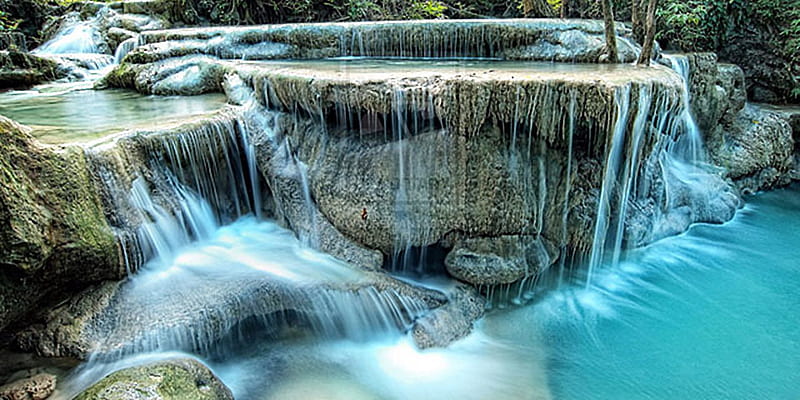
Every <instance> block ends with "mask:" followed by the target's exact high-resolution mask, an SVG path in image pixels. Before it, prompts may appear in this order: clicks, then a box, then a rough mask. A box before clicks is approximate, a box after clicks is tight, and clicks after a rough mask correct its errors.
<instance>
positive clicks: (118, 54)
mask: <svg viewBox="0 0 800 400" xmlns="http://www.w3.org/2000/svg"><path fill="white" fill-rule="evenodd" d="M138 45H139V36H134V37H132V38H129V39H125V40H124V41H123V42H122V43H120V44H119V46H117V50H115V51H114V60H115V61H116V63H117V64H119V63H121V62H122V60H123V59H124V58H125V56H127V55H128V53H130V52H131V51H133V49H134V48H136V46H138Z"/></svg>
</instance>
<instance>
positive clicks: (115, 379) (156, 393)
mask: <svg viewBox="0 0 800 400" xmlns="http://www.w3.org/2000/svg"><path fill="white" fill-rule="evenodd" d="M145 399H147V400H225V399H231V400H232V399H233V395H232V394H231V391H230V389H228V388H227V387H226V386H225V385H224V384H223V383H222V381H220V380H219V378H217V377H216V376H215V375H214V373H213V372H211V371H210V370H209V369H208V368H207V367H206V366H205V365H203V364H201V363H200V362H198V361H196V360H193V359H188V358H186V359H176V360H168V361H162V362H157V363H153V364H148V365H144V366H140V367H133V368H128V369H123V370H121V371H117V372H115V373H113V374H111V375H109V376H107V377H105V378H103V379H102V380H101V381H100V382H98V383H96V384H94V385H93V386H92V387H90V388H89V389H87V390H86V391H85V392H83V393H81V394H80V395H78V397H76V398H75V400H145Z"/></svg>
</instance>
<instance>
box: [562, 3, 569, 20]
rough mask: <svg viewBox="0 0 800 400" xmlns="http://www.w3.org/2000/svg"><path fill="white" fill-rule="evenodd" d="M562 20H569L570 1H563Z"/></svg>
mask: <svg viewBox="0 0 800 400" xmlns="http://www.w3.org/2000/svg"><path fill="white" fill-rule="evenodd" d="M561 18H569V0H561Z"/></svg>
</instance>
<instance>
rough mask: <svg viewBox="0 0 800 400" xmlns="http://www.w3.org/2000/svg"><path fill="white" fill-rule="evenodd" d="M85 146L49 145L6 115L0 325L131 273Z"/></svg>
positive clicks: (0, 174)
mask: <svg viewBox="0 0 800 400" xmlns="http://www.w3.org/2000/svg"><path fill="white" fill-rule="evenodd" d="M119 265H120V258H119V256H118V247H117V244H116V241H115V238H114V235H113V233H112V231H111V228H110V227H109V225H108V223H107V222H106V219H105V215H104V213H103V208H102V206H101V200H100V198H99V196H98V193H97V190H96V187H95V186H94V182H93V180H92V177H91V175H90V173H89V169H88V167H87V161H86V158H85V155H84V152H83V150H82V149H80V148H62V149H58V148H45V147H42V146H41V145H39V144H37V143H36V142H35V141H34V139H33V138H32V137H31V136H30V135H29V133H28V130H27V128H25V127H23V126H20V125H18V124H16V123H14V122H13V121H10V120H8V119H6V118H3V117H0V329H3V328H5V327H6V326H7V325H8V324H10V323H12V322H14V321H16V320H18V319H19V318H21V317H23V316H25V315H27V314H28V313H30V312H31V311H32V310H34V309H36V308H37V306H39V305H40V304H41V303H43V302H44V303H50V304H52V303H57V302H59V301H61V300H62V299H64V298H65V296H66V295H68V294H72V293H73V292H74V291H76V290H80V289H81V288H82V287H85V286H88V285H89V284H90V283H92V282H98V281H102V280H105V279H117V278H120V277H121V276H122V275H124V271H122V270H121V269H120V267H119Z"/></svg>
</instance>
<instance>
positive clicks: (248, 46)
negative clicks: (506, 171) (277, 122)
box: [135, 19, 640, 62]
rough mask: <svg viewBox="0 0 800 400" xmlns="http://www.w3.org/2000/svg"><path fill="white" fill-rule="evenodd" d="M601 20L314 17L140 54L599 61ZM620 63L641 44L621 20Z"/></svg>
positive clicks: (220, 32)
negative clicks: (305, 21)
mask: <svg viewBox="0 0 800 400" xmlns="http://www.w3.org/2000/svg"><path fill="white" fill-rule="evenodd" d="M603 33H604V31H603V24H602V23H601V22H600V21H588V20H559V19H524V20H523V19H503V20H499V19H498V20H420V21H384V22H347V23H344V22H343V23H310V24H291V25H263V26H242V27H213V28H187V29H171V30H162V31H148V32H145V33H143V34H142V37H141V41H140V43H141V44H142V45H145V47H146V48H147V50H146V53H145V52H142V53H139V54H138V56H139V57H137V58H135V59H136V60H140V61H146V62H151V61H155V60H156V59H160V58H168V57H175V56H181V55H187V54H207V55H213V56H216V57H220V58H227V59H247V60H265V59H320V58H334V57H371V58H437V59H441V58H491V59H505V60H528V61H559V62H598V61H599V60H600V58H601V56H602V55H603V53H604V49H605V41H604V38H603ZM617 35H618V37H617V41H618V44H619V48H620V58H621V61H622V62H631V61H633V60H635V59H636V57H637V56H638V53H639V51H640V48H639V46H638V45H636V44H635V41H633V40H632V39H630V32H629V31H628V30H627V29H626V28H625V27H624V26H623V25H618V26H617Z"/></svg>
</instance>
